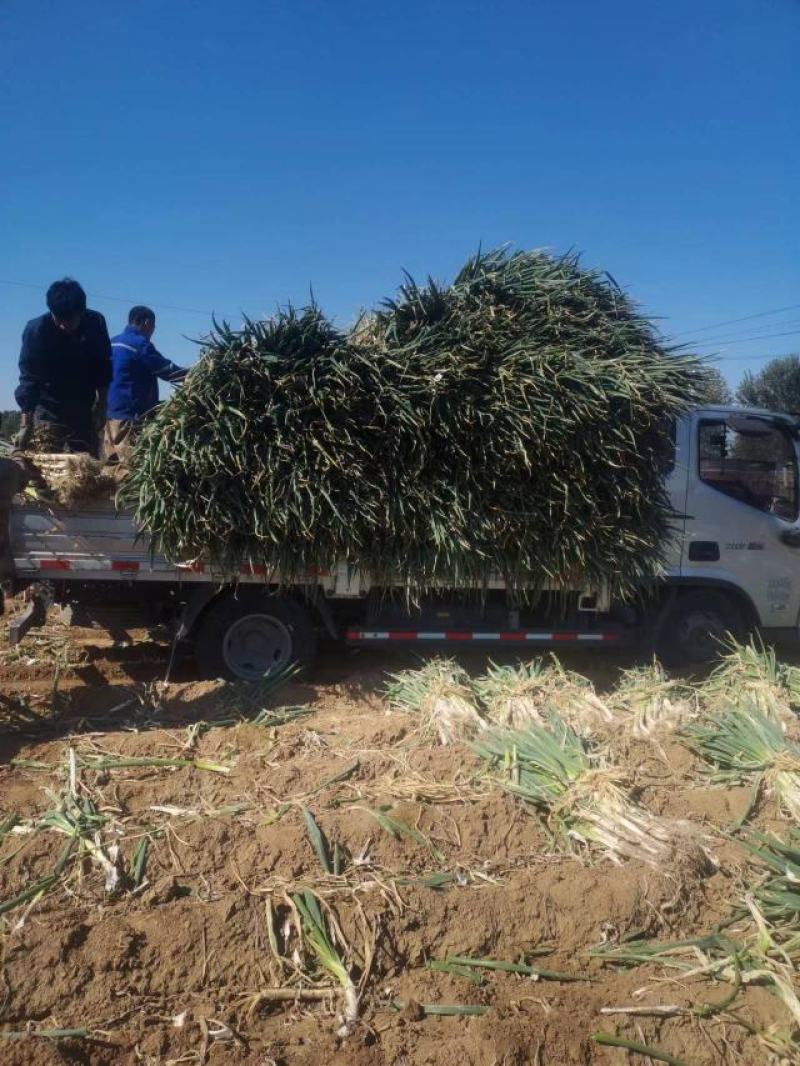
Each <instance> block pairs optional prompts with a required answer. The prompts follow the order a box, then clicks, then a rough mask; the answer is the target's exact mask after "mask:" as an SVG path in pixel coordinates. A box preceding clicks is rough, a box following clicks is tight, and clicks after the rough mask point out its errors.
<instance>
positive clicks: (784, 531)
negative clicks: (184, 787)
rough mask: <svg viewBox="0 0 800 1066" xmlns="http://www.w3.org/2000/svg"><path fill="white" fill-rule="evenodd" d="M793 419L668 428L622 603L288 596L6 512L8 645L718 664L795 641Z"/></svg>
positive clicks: (111, 510) (232, 668)
mask: <svg viewBox="0 0 800 1066" xmlns="http://www.w3.org/2000/svg"><path fill="white" fill-rule="evenodd" d="M799 440H800V418H798V417H795V416H794V415H791V414H782V413H778V412H772V411H765V410H757V409H750V408H740V407H726V406H708V407H702V408H697V409H694V410H692V411H691V412H690V413H689V414H687V415H686V416H684V417H682V418H680V419H679V420H677V421H676V422H675V423H674V425H673V427H672V441H673V445H674V456H673V462H672V466H671V470H670V472H669V475H668V477H667V481H666V485H665V488H666V491H667V494H668V497H669V500H670V503H671V507H672V511H673V518H672V523H671V533H670V536H669V538H668V543H665V545H664V566H663V571H662V572H661V573H660V574H659V575H657V576H655V577H653V579H652V580H649V581H647V582H646V583H645V584H643V585H642V587H641V588H640V589H638V590H637V594H636V595H634V596H633V597H631V598H630V599H629V600H627V601H624V602H623V601H619V600H615V599H614V598H613V597H612V596H611V595H610V594H609V591H608V589H607V588H606V587H605V586H603V585H599V586H598V585H595V586H591V585H589V584H586V585H585V586H583V587H582V586H581V583H580V582H578V583H575V584H574V585H572V586H570V587H568V588H564V587H562V586H561V584H560V583H558V582H555V583H554V586H553V587H552V588H550V589H544V590H540V592H539V594H538V595H536V596H530V597H529V596H522V597H520V596H519V595H518V594H517V593H516V592H515V591H514V590H511V589H507V588H506V586H505V583H504V582H503V580H502V578H501V577H499V576H498V577H497V578H496V579H491V580H488V581H487V582H486V583H485V585H484V587H482V588H481V589H475V588H469V589H458V588H437V589H435V590H433V591H432V592H431V593H430V594H429V595H426V596H424V597H422V598H420V599H419V600H415V601H414V602H410V601H409V599H408V597H407V596H405V594H404V593H403V592H402V591H401V590H394V591H396V593H397V594H395V595H393V594H392V592H393V590H387V589H386V588H384V587H380V586H376V585H375V584H374V583H373V582H372V581H371V580H370V575H369V574H363V573H359V572H355V571H353V570H352V569H351V568H349V567H348V566H347V565H344V564H341V565H337V566H335V567H334V568H332V569H331V570H317V571H313V572H308V573H306V574H302V575H299V576H295V577H294V578H292V580H291V581H284V580H282V579H281V576H280V575H279V574H275V573H271V572H268V571H267V570H266V569H264V568H261V567H258V566H252V565H248V564H246V565H243V566H242V567H241V568H240V571H239V572H238V573H235V574H232V573H220V572H217V571H215V569H214V568H213V567H211V566H207V565H205V564H204V563H203V561H202V560H189V561H184V562H182V561H175V560H170V559H166V558H164V557H163V556H162V555H159V554H158V552H157V551H153V550H152V549H151V546H150V544H149V543H148V541H147V538H146V537H144V536H142V535H140V531H139V530H138V529H137V528H136V524H135V522H134V519H133V517H132V516H131V514H130V513H128V512H126V511H124V510H119V509H117V508H116V507H115V506H114V504H113V502H112V501H110V500H107V501H99V502H95V503H91V504H88V505H86V506H83V507H80V508H77V509H72V510H66V509H63V508H59V507H56V506H54V505H53V504H51V503H47V502H46V501H44V500H35V499H30V498H29V497H27V496H21V497H20V496H17V497H16V498H15V501H14V503H13V505H12V506H11V508H10V511H9V529H8V536H9V546H10V559H11V561H12V562H11V566H10V571H11V572H10V575H6V581H5V587H6V591H7V592H10V593H13V594H19V593H22V592H24V594H25V596H24V598H25V600H26V601H27V602H26V606H25V608H24V609H23V610H22V611H21V612H19V613H18V614H17V615H16V616H15V617H14V618H12V619H11V622H10V625H9V634H10V639H11V640H12V641H18V640H20V639H21V638H22V636H24V634H25V633H26V632H27V631H28V629H30V628H31V626H34V625H37V624H40V623H41V622H42V621H43V620H44V617H45V613H46V610H47V608H48V606H49V605H51V604H54V603H56V604H61V605H71V606H73V607H78V608H79V609H80V610H81V611H83V612H84V613H85V614H87V615H88V616H89V617H90V618H91V616H92V612H93V611H94V612H95V613H96V612H97V611H99V610H100V609H102V608H103V607H106V606H108V605H109V604H117V605H128V606H130V607H134V608H136V609H137V610H142V611H144V612H148V613H149V614H150V615H151V616H152V615H153V614H154V613H155V614H157V615H158V616H159V617H160V618H162V619H164V620H166V621H167V622H168V624H169V625H170V627H171V632H172V634H173V638H174V640H175V642H176V644H177V643H178V642H187V643H190V644H191V645H192V646H193V648H194V651H195V655H196V658H197V661H198V663H199V665H200V667H201V669H202V671H203V672H204V673H205V674H208V675H211V676H214V677H224V678H229V679H239V680H244V681H258V680H260V679H263V678H266V677H268V676H270V674H272V673H273V672H275V671H278V670H283V669H285V668H287V667H288V666H289V665H290V664H297V665H298V666H299V667H301V668H307V667H308V666H310V664H311V663H312V662H313V660H314V656H315V653H316V650H317V647H318V644H319V642H320V640H331V641H338V642H340V643H341V644H342V645H349V646H359V647H386V646H392V645H403V646H416V647H424V648H426V649H432V648H447V647H464V646H465V645H469V646H481V647H489V648H490V647H496V646H505V647H512V648H514V649H517V650H518V651H519V652H522V650H523V649H525V653H526V654H527V652H528V650H529V649H540V648H548V647H549V648H564V647H581V648H597V649H613V648H620V647H631V646H635V647H637V648H639V649H642V650H644V651H645V652H646V653H647V654H648V655H656V656H658V657H659V658H660V659H661V660H662V661H663V662H664V663H666V664H679V663H681V664H700V663H704V662H707V661H709V660H711V659H713V658H714V657H715V656H716V655H717V654H718V653H719V651H720V649H721V648H722V647H723V646H724V643H725V641H726V640H727V639H730V638H734V639H737V640H742V639H745V638H746V637H747V636H748V634H752V633H758V634H760V635H761V637H762V639H763V640H765V641H776V640H797V639H798V636H800V554H798V549H800V513H799V511H800V496H799V492H798V441H799Z"/></svg>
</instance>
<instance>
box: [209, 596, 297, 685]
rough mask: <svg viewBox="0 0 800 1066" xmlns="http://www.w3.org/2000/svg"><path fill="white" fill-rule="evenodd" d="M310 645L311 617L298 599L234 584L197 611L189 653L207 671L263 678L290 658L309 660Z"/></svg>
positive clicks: (236, 678) (235, 677)
mask: <svg viewBox="0 0 800 1066" xmlns="http://www.w3.org/2000/svg"><path fill="white" fill-rule="evenodd" d="M316 645H317V640H316V633H315V632H314V626H313V624H312V620H311V617H310V615H309V613H308V611H307V610H305V608H304V607H302V606H301V605H300V604H299V603H295V602H294V600H289V599H279V598H277V597H274V596H269V595H268V594H267V593H265V592H261V591H258V592H254V591H251V590H250V589H247V590H243V589H240V590H239V591H238V593H236V594H233V593H231V594H230V595H227V596H225V597H224V598H223V599H221V600H218V601H217V602H216V603H214V604H213V605H212V606H211V607H209V609H208V611H207V612H206V613H205V614H204V615H203V617H202V618H201V620H200V628H199V632H198V634H197V644H196V649H195V655H196V658H197V661H198V664H199V665H200V668H201V670H202V671H203V673H204V674H205V676H207V677H224V678H226V679H228V680H230V681H263V680H264V679H265V678H267V677H269V676H270V675H271V674H274V673H277V672H278V671H280V670H283V669H286V667H288V666H291V665H293V664H296V665H297V666H298V667H299V668H300V669H301V670H302V669H304V668H306V667H308V666H310V665H311V663H312V662H313V660H314V656H315V654H316Z"/></svg>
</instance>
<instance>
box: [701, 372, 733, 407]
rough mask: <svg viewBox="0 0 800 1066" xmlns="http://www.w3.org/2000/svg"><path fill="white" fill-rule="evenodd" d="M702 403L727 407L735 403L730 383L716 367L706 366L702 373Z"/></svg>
mask: <svg viewBox="0 0 800 1066" xmlns="http://www.w3.org/2000/svg"><path fill="white" fill-rule="evenodd" d="M701 376H702V380H701V384H700V402H701V403H708V404H717V403H718V404H722V405H724V406H727V405H728V404H731V403H733V393H732V392H731V390H730V387H729V385H728V382H727V381H726V380H725V378H724V377H723V376H722V371H721V370H718V369H717V367H715V366H705V367H703V369H702V371H701Z"/></svg>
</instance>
